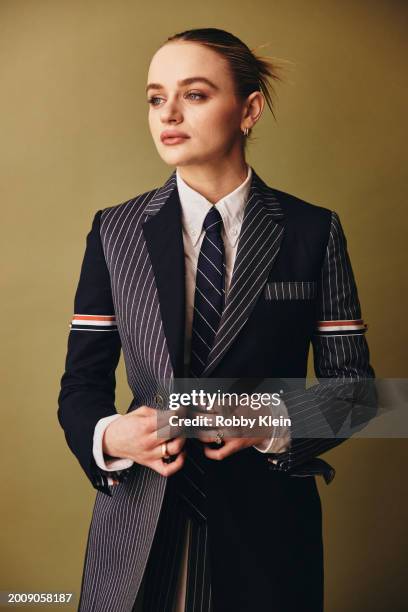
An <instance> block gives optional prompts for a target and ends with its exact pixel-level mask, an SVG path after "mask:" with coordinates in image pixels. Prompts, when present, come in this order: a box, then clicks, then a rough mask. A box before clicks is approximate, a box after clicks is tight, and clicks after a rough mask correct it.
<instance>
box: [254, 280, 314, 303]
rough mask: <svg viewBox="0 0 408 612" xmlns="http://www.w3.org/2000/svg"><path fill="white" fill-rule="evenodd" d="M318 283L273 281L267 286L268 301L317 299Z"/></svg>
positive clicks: (266, 297) (265, 294)
mask: <svg viewBox="0 0 408 612" xmlns="http://www.w3.org/2000/svg"><path fill="white" fill-rule="evenodd" d="M316 292H317V282H316V281H272V282H268V283H266V285H265V289H264V297H265V299H266V300H312V299H314V298H315V297H316Z"/></svg>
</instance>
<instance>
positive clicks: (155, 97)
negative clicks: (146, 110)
mask: <svg viewBox="0 0 408 612" xmlns="http://www.w3.org/2000/svg"><path fill="white" fill-rule="evenodd" d="M162 99H163V98H159V97H158V96H151V97H150V98H148V99H147V103H148V104H151V105H152V106H157V104H156V103H155V102H156V100H162Z"/></svg>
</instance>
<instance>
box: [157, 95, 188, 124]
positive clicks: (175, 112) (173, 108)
mask: <svg viewBox="0 0 408 612" xmlns="http://www.w3.org/2000/svg"><path fill="white" fill-rule="evenodd" d="M182 119H183V115H182V113H181V109H180V105H179V103H178V101H177V99H176V97H173V98H168V99H167V102H166V103H165V104H164V105H163V107H162V111H161V114H160V120H161V122H162V123H180V122H181V121H182Z"/></svg>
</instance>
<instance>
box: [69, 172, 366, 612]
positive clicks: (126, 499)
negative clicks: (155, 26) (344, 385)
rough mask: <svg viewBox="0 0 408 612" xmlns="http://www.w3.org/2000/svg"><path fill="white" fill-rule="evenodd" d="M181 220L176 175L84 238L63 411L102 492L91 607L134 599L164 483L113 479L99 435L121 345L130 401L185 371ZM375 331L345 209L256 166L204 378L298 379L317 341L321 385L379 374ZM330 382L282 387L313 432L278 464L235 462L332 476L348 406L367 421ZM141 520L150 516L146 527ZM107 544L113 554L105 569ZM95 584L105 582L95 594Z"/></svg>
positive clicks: (137, 475)
mask: <svg viewBox="0 0 408 612" xmlns="http://www.w3.org/2000/svg"><path fill="white" fill-rule="evenodd" d="M181 228H182V226H181V211H180V202H179V199H178V192H177V184H176V173H175V171H174V172H173V173H172V174H171V176H170V177H169V178H168V180H167V181H166V182H165V184H164V185H163V186H161V187H160V188H158V189H154V190H151V191H148V192H146V193H143V194H141V195H139V196H137V197H135V198H133V199H131V200H129V201H127V202H124V203H123V204H119V205H117V206H111V207H108V208H105V209H103V210H100V211H98V212H97V213H96V214H95V217H94V220H93V224H92V229H91V231H90V232H89V234H88V237H87V245H86V251H85V255H84V259H83V264H82V269H81V274H80V279H79V284H78V287H77V291H76V295H75V303H74V313H75V314H74V317H73V320H72V323H71V328H70V332H69V337H68V350H67V357H66V364H65V372H64V374H63V376H62V379H61V391H60V395H59V399H58V401H59V409H58V418H59V421H60V424H61V426H62V427H63V429H64V432H65V436H66V439H67V443H68V445H69V447H70V449H71V450H72V452H73V453H74V454H75V456H76V457H77V459H78V461H79V462H80V464H81V466H82V468H83V470H84V472H85V473H86V475H87V476H88V478H89V480H90V481H91V483H92V485H93V486H94V487H95V488H96V489H97V490H98V494H97V497H96V501H95V508H94V513H93V518H92V525H91V530H90V535H89V540H88V545H87V559H88V561H87V563H88V567H89V571H88V573H87V575H86V576H85V579H84V580H85V588H86V587H87V584H86V582H87V581H88V582H89V584H88V595H87V597H88V598H89V602H88V607H89V609H91V604H92V605H94V603H92V602H94V600H95V598H97V597H99V601H100V602H101V601H102V600H103V598H104V597H105V599H104V600H103V601H105V602H106V601H108V600H109V593H112V592H113V591H115V592H116V593H117V599H116V601H115V605H113V601H110V603H109V605H108V604H106V606H107V607H106V609H110V610H131V609H132V604H133V601H134V598H135V596H136V594H137V591H138V588H139V586H140V581H141V579H142V576H143V571H144V568H145V565H146V562H147V559H148V555H149V550H150V547H151V543H152V539H153V536H154V532H155V526H156V524H157V520H158V515H159V512H160V507H161V504H162V500H163V495H164V491H165V483H166V479H165V478H163V477H162V476H160V475H159V474H157V473H156V472H154V471H152V470H150V469H148V468H145V467H144V466H140V465H137V464H135V465H134V466H132V467H131V468H129V469H128V470H124V471H122V472H118V473H115V476H116V477H117V478H118V480H119V481H120V484H118V485H116V486H110V485H109V484H108V481H107V475H108V474H105V473H104V472H103V470H100V468H98V467H97V466H96V464H95V461H94V458H93V454H92V439H93V432H94V428H95V425H96V423H97V421H98V420H99V419H100V418H101V417H104V416H107V415H111V414H115V412H116V409H115V404H114V400H115V369H116V366H117V363H118V360H119V356H120V352H121V349H122V350H123V356H124V360H125V365H126V371H127V378H128V383H129V386H130V388H131V390H132V392H133V396H134V397H133V400H132V403H131V405H130V406H129V408H128V411H129V410H133V409H135V408H137V407H138V406H140V405H142V404H147V405H150V406H153V407H156V408H160V409H163V408H166V405H165V403H164V404H163V401H162V398H165V397H166V394H167V393H169V392H170V391H171V389H170V387H169V381H171V380H172V379H173V378H174V377H182V376H183V349H184V338H183V333H184V310H185V303H184V251H183V241H182V231H181ZM366 329H367V327H366V325H365V323H364V321H363V320H362V314H361V308H360V303H359V298H358V293H357V288H356V284H355V279H354V275H353V271H352V267H351V263H350V259H349V255H348V252H347V243H346V238H345V236H344V233H343V229H342V226H341V223H340V220H339V217H338V215H337V214H336V212H334V211H331V210H329V209H327V208H323V207H320V206H316V205H312V204H309V203H307V202H305V201H303V200H300V199H299V198H296V197H295V196H293V195H290V194H288V193H284V192H282V191H279V190H277V189H274V188H271V187H269V186H268V185H266V184H265V182H264V181H263V180H262V179H261V178H260V177H259V176H258V175H257V174H256V173H255V171H253V177H252V183H251V188H250V193H249V198H248V202H247V204H246V208H245V216H244V220H243V225H242V229H241V234H240V238H239V244H238V251H237V256H236V261H235V266H234V270H233V276H232V280H231V287H230V291H229V294H228V299H227V303H226V307H225V309H224V312H223V314H222V319H221V322H220V327H219V329H218V332H217V335H216V338H215V342H214V345H213V348H212V350H211V352H210V356H209V360H208V364H207V367H206V369H205V370H204V372H203V376H204V377H216V378H237V377H238V378H240V377H242V378H243V379H245V378H248V379H251V378H282V379H285V378H288V379H289V378H297V379H302V378H304V377H305V376H306V371H307V358H308V352H309V348H310V344H312V345H313V353H314V367H315V372H316V376H317V377H318V378H319V379H321V382H322V383H323V382H324V379H348V378H354V379H357V380H360V379H361V380H370V379H371V380H373V379H374V378H375V374H374V370H373V368H372V367H371V365H370V360H369V350H368V346H367V342H366V338H365V332H366ZM316 387H320V385H317V386H316ZM322 389H324V386H322V387H321V388H320V391H319V390H316V388H312V389H308V390H307V391H305V390H304V389H298V390H295V391H289V392H288V393H287V394H285V395H284V396H283V397H284V400H285V403H286V405H287V408H288V412H289V416H291V417H292V422H293V423H297V422H298V423H304V422H306V421H308V423H309V425H308V431H309V432H310V436H312V435H313V436H314V437H309V438H299V437H296V436H295V437H294V438H293V440H292V445H291V448H290V449H289V450H288V451H287V452H285V453H282V454H279V455H276V456H275V457H274V458H275V459H276V463H271V462H270V461H268V459H271V456H270V455H262V454H260V453H259V452H258V451H256V450H254V449H252V448H250V449H245V451H243V452H241V453H237V457H236V458H234V459H233V460H231V462H230V463H229V465H230V466H231V469H234V461H235V460H236V462H237V466H239V469H240V470H242V469H243V461H245V457H248V458H250V461H249V464H248V465H251V466H252V467H251V469H253V466H254V465H255V464H256V465H259V466H260V469H263V468H262V467H261V466H267V468H268V470H269V471H270V473H274V472H279V473H282V474H287V476H288V477H289V476H296V475H299V476H301V475H308V474H310V475H313V474H316V473H324V474H325V477H326V479H327V482H328V481H330V479H331V478H332V477H333V475H334V470H333V469H332V468H331V466H329V465H328V464H327V463H325V462H324V461H322V460H319V459H317V456H318V455H321V454H322V453H324V452H325V451H327V450H329V449H330V448H332V447H334V446H336V445H338V444H340V443H341V442H342V441H343V440H344V438H343V437H337V438H336V437H335V436H336V434H337V433H338V432H339V430H340V428H341V427H342V425H343V423H344V422H345V421H346V419H347V418H348V417H350V414H351V422H352V423H353V421H354V423H356V424H358V423H359V422H362V421H364V420H367V419H362V418H361V414H360V415H359V414H355V413H354V412H353V408H354V406H355V405H357V403H358V402H356V401H355V400H356V398H355V397H352V398H351V399H350V401H347V402H343V403H341V407H340V408H339V407H337V409H336V410H331V404H330V401H329V398H328V395H327V393H323V392H322ZM363 393H364V394H365V397H364V399H363V401H362V402H361V403H362V404H364V405H365V406H367V405H369V406H370V407H371V408H370V416H372V415H373V414H374V413H375V408H376V406H375V392H374V391H373V389H372V388H371V387H369V389H368V391H367V387H364V389H363ZM300 430H302V428H300ZM295 431H296V430H295ZM316 432H317V433H318V432H322V435H321V437H315V436H316V435H317V433H316ZM327 432H331V437H330V435H327ZM238 455H239V457H238ZM244 470H245V467H244ZM109 475H110V476H112V472H109ZM297 480H299V479H297ZM107 496H109V497H107ZM109 498H110V500H111V502H110V503H109V504H108V503H107V499H109ZM143 500H144V501H143ZM146 500H147V501H148V503H145V502H146ZM142 502H143V503H142ZM124 508H126V512H124V511H123V509H124ZM137 525H139V526H140V525H143V537H142V536H141V532H140V531H138V528H137ZM101 533H103V538H104V542H103V544H102V543H101V541H100V537H101ZM129 538H130V539H131V540H132V545H131V546H129V545H128V544H127V546H128V548H127V550H126V555H127V556H126V563H125V564H123V563H121V545H123V546H126V544H125V543H126V542H129ZM102 547H103V548H104V549H105V550H106V548H108V549H109V551H110V553H111V554H112V555H113V556H114V558H115V559H116V561H117V564H115V563H113V562H112V566H109V567H106V565H104V563H103V562H102V561H101V559H102V556H103V550H102ZM91 553H92V554H91ZM98 559H99V561H98ZM122 561H123V559H122ZM91 566H92V567H91ZM98 581H99V582H98ZM97 583H98V584H100V585H103V586H101V591H100V593H99V594H95V593H96V591H97V589H96V587H95V585H96V584H97ZM118 585H119V587H118ZM92 598H94V599H92ZM84 606H85V607H84V608H83V609H87V607H86V602H85V603H84ZM92 609H95V610H99V609H100V610H102V609H105V608H104V607H103V606H102V605H101V606H100V607H98V606H97V605H96V607H95V608H93V607H92Z"/></svg>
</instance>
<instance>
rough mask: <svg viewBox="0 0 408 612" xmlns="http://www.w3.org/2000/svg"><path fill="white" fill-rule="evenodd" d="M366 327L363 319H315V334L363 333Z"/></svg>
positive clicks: (345, 334)
mask: <svg viewBox="0 0 408 612" xmlns="http://www.w3.org/2000/svg"><path fill="white" fill-rule="evenodd" d="M367 329H368V325H367V323H365V322H364V321H363V319H337V320H335V321H332V320H326V321H316V328H315V335H316V336H324V337H327V336H354V335H360V334H364V333H365V332H366V331H367Z"/></svg>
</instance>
